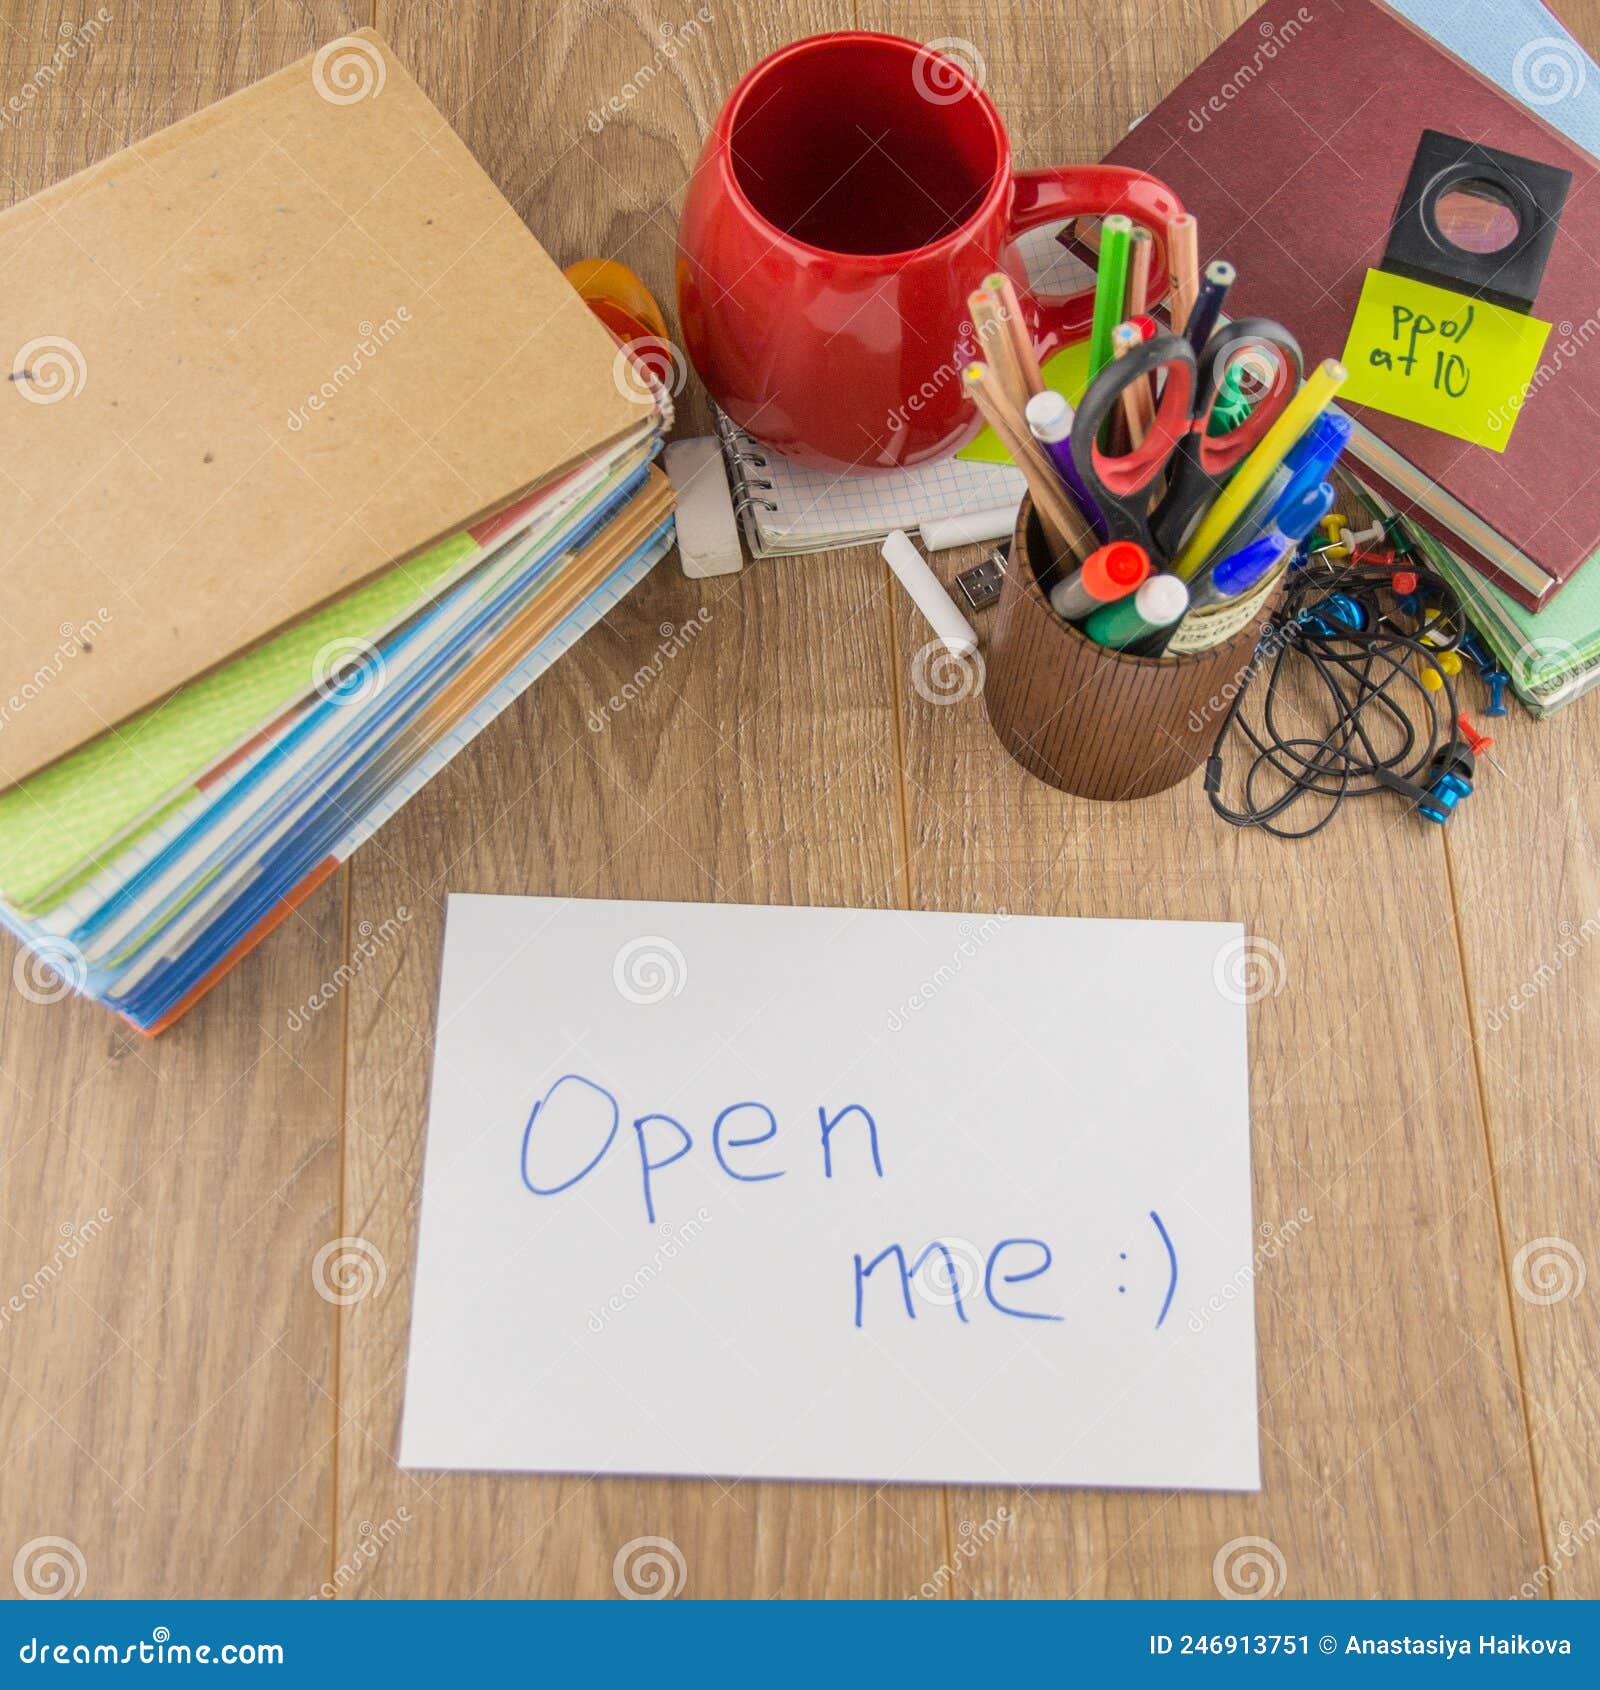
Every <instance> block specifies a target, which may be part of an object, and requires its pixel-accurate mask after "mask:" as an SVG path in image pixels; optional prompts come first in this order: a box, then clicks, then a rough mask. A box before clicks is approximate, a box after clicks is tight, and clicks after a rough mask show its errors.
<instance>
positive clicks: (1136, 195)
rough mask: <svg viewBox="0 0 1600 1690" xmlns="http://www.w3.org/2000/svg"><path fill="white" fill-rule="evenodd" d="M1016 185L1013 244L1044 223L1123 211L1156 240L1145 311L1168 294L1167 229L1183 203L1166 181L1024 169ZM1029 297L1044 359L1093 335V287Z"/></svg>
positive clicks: (1098, 171)
mask: <svg viewBox="0 0 1600 1690" xmlns="http://www.w3.org/2000/svg"><path fill="white" fill-rule="evenodd" d="M1012 181H1013V187H1014V191H1013V193H1012V197H1011V227H1010V230H1009V233H1008V237H1007V238H1008V239H1010V240H1013V241H1014V240H1015V239H1016V238H1017V237H1018V236H1019V235H1022V234H1025V233H1026V232H1027V231H1028V230H1029V229H1036V228H1038V226H1039V225H1040V224H1041V223H1059V222H1061V221H1062V220H1063V219H1064V218H1068V217H1104V216H1105V215H1106V214H1107V213H1108V212H1112V211H1120V212H1122V213H1123V214H1124V215H1125V216H1127V217H1131V218H1132V219H1133V220H1134V222H1135V223H1142V224H1143V225H1144V226H1145V227H1146V228H1147V229H1148V230H1149V231H1150V232H1151V234H1152V235H1154V236H1155V252H1154V253H1153V254H1152V255H1151V260H1150V290H1149V294H1148V297H1147V298H1146V299H1145V300H1144V302H1143V309H1144V310H1145V311H1148V310H1149V309H1150V308H1151V307H1152V306H1153V305H1155V304H1157V303H1158V302H1159V301H1160V300H1161V298H1162V297H1163V296H1164V295H1165V294H1166V292H1167V289H1168V287H1169V285H1170V282H1171V274H1170V264H1169V259H1168V256H1167V253H1168V241H1167V225H1168V224H1169V223H1170V222H1171V221H1172V219H1173V218H1174V217H1176V216H1178V215H1179V214H1180V213H1181V212H1182V210H1183V202H1182V201H1181V200H1180V199H1179V198H1178V196H1177V195H1176V194H1175V193H1173V191H1172V190H1171V188H1169V187H1168V186H1167V185H1166V184H1165V183H1164V182H1158V181H1157V180H1156V178H1155V177H1154V176H1147V175H1145V173H1144V172H1143V171H1142V170H1130V169H1128V168H1127V167H1126V166H1125V165H1120V164H1064V165H1057V166H1055V167H1054V168H1052V169H1047V170H1019V171H1017V172H1016V174H1015V176H1014V177H1013V178H1012ZM1026 297H1027V299H1028V301H1029V302H1030V303H1031V304H1032V306H1033V310H1034V316H1035V326H1034V335H1033V341H1034V346H1035V348H1036V350H1037V351H1038V354H1039V356H1040V357H1041V358H1046V357H1048V356H1049V355H1050V354H1051V353H1052V352H1054V351H1056V350H1057V349H1058V348H1060V347H1062V346H1065V345H1067V344H1068V343H1069V342H1071V341H1074V340H1082V339H1083V337H1084V336H1085V335H1086V334H1088V332H1089V324H1090V321H1091V320H1092V318H1093V316H1094V289H1093V288H1092V287H1087V288H1083V289H1081V290H1080V291H1079V292H1077V293H1073V294H1066V295H1064V296H1061V297H1053V296H1047V295H1040V294H1036V293H1034V292H1033V291H1032V289H1029V290H1028V292H1027V295H1026Z"/></svg>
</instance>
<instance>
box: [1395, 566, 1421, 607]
mask: <svg viewBox="0 0 1600 1690" xmlns="http://www.w3.org/2000/svg"><path fill="white" fill-rule="evenodd" d="M1391 584H1392V586H1393V587H1394V590H1395V593H1396V595H1397V596H1398V598H1399V601H1400V607H1401V609H1402V610H1404V611H1405V613H1406V614H1407V615H1408V616H1414V615H1415V614H1416V612H1415V611H1414V610H1413V609H1412V608H1411V605H1413V604H1415V603H1416V598H1417V578H1416V576H1415V575H1413V574H1412V573H1411V571H1410V570H1409V569H1400V570H1396V571H1395V577H1394V581H1393V582H1392V583H1391ZM1408 600H1409V601H1410V603H1407V601H1408Z"/></svg>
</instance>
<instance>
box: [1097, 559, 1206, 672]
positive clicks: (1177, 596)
mask: <svg viewBox="0 0 1600 1690" xmlns="http://www.w3.org/2000/svg"><path fill="white" fill-rule="evenodd" d="M1188 608H1189V589H1188V588H1187V587H1186V586H1185V585H1184V584H1183V582H1181V581H1180V580H1179V579H1178V577H1177V576H1176V575H1152V576H1151V577H1150V579H1149V580H1148V581H1146V582H1145V584H1144V585H1143V586H1142V587H1140V589H1139V590H1138V592H1136V593H1135V594H1133V596H1132V597H1131V598H1122V599H1118V600H1117V601H1116V602H1115V603H1114V604H1104V605H1101V607H1100V608H1099V609H1098V610H1097V611H1096V612H1095V613H1094V615H1093V616H1091V617H1090V618H1089V620H1088V621H1087V622H1085V623H1084V624H1083V631H1084V633H1086V634H1087V635H1088V636H1089V638H1090V639H1091V640H1093V641H1094V643H1095V644H1096V645H1103V646H1109V647H1110V648H1111V649H1112V650H1113V651H1126V650H1127V649H1128V647H1129V646H1134V645H1138V644H1139V643H1140V642H1141V641H1143V640H1147V639H1150V638H1151V636H1152V635H1155V634H1159V633H1161V632H1162V631H1163V630H1164V629H1167V628H1170V627H1171V626H1172V625H1173V623H1175V622H1176V621H1178V619H1179V618H1180V617H1181V616H1182V615H1183V614H1184V612H1185V611H1187V610H1188ZM1165 643H1166V642H1165V641H1164V640H1163V641H1162V644H1165ZM1151 655H1154V654H1153V653H1152V654H1151Z"/></svg>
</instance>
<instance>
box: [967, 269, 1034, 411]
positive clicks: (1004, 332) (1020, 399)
mask: <svg viewBox="0 0 1600 1690" xmlns="http://www.w3.org/2000/svg"><path fill="white" fill-rule="evenodd" d="M967 312H968V314H969V315H970V316H971V318H972V332H973V338H974V339H975V340H976V341H977V343H978V351H979V354H980V356H981V358H982V361H983V363H984V365H985V366H986V367H987V368H988V369H989V370H990V371H992V372H993V375H992V379H993V380H994V381H996V382H998V383H999V384H1000V391H1001V393H1002V394H1004V395H1005V397H1006V398H1007V399H1009V400H1010V401H1011V403H1012V405H1013V406H1020V405H1026V404H1027V402H1028V395H1027V391H1026V388H1025V384H1024V380H1023V374H1022V371H1021V370H1019V369H1018V368H1017V365H1016V357H1015V354H1014V353H1013V351H1012V346H1011V333H1010V331H1009V330H1008V329H1007V328H1006V325H1005V323H1004V322H1003V321H1002V319H1001V315H1000V313H1001V303H1000V296H999V295H998V294H997V293H995V292H994V290H993V289H992V288H989V287H978V288H974V289H973V290H972V292H971V293H969V294H968V295H967Z"/></svg>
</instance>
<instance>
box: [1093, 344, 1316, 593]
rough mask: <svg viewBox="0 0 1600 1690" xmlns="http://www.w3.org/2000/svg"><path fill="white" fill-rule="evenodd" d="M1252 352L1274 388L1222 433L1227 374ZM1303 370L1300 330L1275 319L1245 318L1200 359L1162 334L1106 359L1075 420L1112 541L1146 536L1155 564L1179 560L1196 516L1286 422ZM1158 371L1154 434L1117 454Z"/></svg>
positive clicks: (1141, 540)
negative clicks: (1117, 440)
mask: <svg viewBox="0 0 1600 1690" xmlns="http://www.w3.org/2000/svg"><path fill="white" fill-rule="evenodd" d="M1247 353H1255V354H1257V359H1256V369H1255V374H1256V376H1257V380H1258V383H1259V384H1261V385H1263V386H1264V391H1263V392H1262V393H1261V394H1260V395H1259V396H1258V397H1256V398H1255V399H1254V401H1253V403H1252V405H1251V409H1250V415H1249V416H1248V417H1247V418H1246V419H1245V421H1244V422H1243V423H1241V424H1240V425H1239V426H1238V427H1237V428H1234V429H1232V430H1230V431H1229V432H1228V433H1226V434H1212V433H1211V418H1212V412H1213V410H1214V409H1215V407H1216V403H1217V399H1218V396H1219V394H1220V392H1221V390H1222V384H1223V379H1224V377H1225V376H1226V375H1227V373H1228V370H1229V368H1230V366H1231V365H1232V364H1233V362H1234V361H1235V359H1236V358H1239V357H1241V356H1244V355H1246V354H1247ZM1300 372H1301V357H1300V347H1299V344H1298V343H1297V342H1296V340H1295V338H1294V336H1293V335H1291V334H1290V333H1289V331H1288V330H1287V329H1286V328H1284V327H1283V325H1282V324H1281V323H1274V322H1272V321H1270V320H1269V319H1268V318H1265V317H1242V318H1240V319H1239V321H1238V322H1235V323H1229V324H1228V325H1227V326H1226V327H1224V328H1221V329H1218V330H1217V332H1216V333H1215V334H1214V335H1212V336H1211V338H1210V339H1209V340H1208V341H1207V342H1206V343H1205V346H1204V348H1203V350H1202V351H1201V353H1200V356H1199V357H1198V358H1196V356H1195V354H1194V351H1193V349H1192V348H1191V347H1190V345H1189V343H1188V342H1187V341H1185V340H1182V339H1180V338H1179V337H1178V336H1177V335H1173V334H1158V335H1156V336H1155V337H1154V338H1153V339H1151V340H1147V341H1145V342H1144V344H1143V345H1142V346H1137V347H1135V348H1134V349H1133V351H1131V352H1128V353H1126V354H1124V355H1123V356H1122V357H1120V358H1118V359H1117V360H1116V362H1115V363H1112V364H1108V365H1106V367H1105V368H1104V369H1103V370H1101V372H1100V374H1099V375H1097V376H1096V377H1095V378H1094V380H1093V381H1092V382H1091V383H1090V384H1089V390H1088V392H1087V393H1085V394H1084V396H1083V402H1082V403H1081V404H1080V405H1079V406H1078V411H1077V415H1076V416H1075V417H1074V419H1073V424H1072V456H1073V461H1074V462H1075V463H1076V465H1077V467H1078V472H1079V474H1080V475H1081V476H1082V477H1083V481H1084V485H1085V486H1086V487H1087V488H1088V490H1089V493H1090V494H1091V496H1092V497H1093V498H1094V501H1095V503H1096V504H1098V505H1099V507H1100V509H1101V511H1102V512H1103V514H1104V516H1105V519H1106V525H1107V527H1108V528H1109V529H1110V531H1111V533H1110V537H1111V538H1112V539H1113V540H1133V541H1135V542H1137V544H1139V545H1141V546H1143V547H1144V548H1145V550H1146V551H1147V552H1148V553H1149V554H1150V557H1151V559H1152V561H1159V562H1162V563H1165V562H1167V561H1168V560H1170V559H1171V558H1172V557H1173V556H1174V555H1175V554H1176V553H1177V551H1178V548H1179V546H1180V545H1181V544H1182V542H1183V538H1184V535H1185V534H1186V533H1187V531H1188V529H1189V527H1190V525H1191V524H1192V523H1193V522H1194V519H1195V518H1196V517H1197V516H1198V515H1199V514H1200V512H1201V511H1202V510H1203V509H1204V508H1205V507H1206V506H1207V505H1209V504H1210V503H1211V501H1212V500H1213V499H1214V498H1215V497H1216V496H1217V494H1218V493H1219V492H1220V491H1221V490H1222V488H1223V486H1224V485H1225V484H1226V482H1227V480H1228V478H1229V477H1230V476H1231V475H1232V474H1233V472H1234V471H1235V470H1236V469H1237V468H1238V467H1239V465H1240V464H1241V463H1243V462H1244V460H1245V459H1246V458H1247V457H1249V455H1250V454H1251V452H1252V451H1254V450H1255V448H1256V445H1257V444H1258V442H1259V441H1260V440H1261V437H1262V436H1263V435H1264V434H1265V433H1266V432H1267V430H1268V429H1269V428H1271V426H1272V425H1273V423H1274V422H1276V421H1277V418H1278V415H1279V413H1280V412H1281V411H1282V410H1283V408H1284V406H1285V405H1287V404H1288V403H1289V400H1290V399H1291V398H1292V397H1293V395H1294V391H1295V389H1296V388H1297V387H1298V386H1299V385H1300ZM1151 376H1157V377H1159V379H1160V386H1161V397H1160V399H1159V401H1158V403H1157V405H1156V414H1155V420H1154V422H1153V423H1152V424H1151V426H1150V429H1149V431H1148V432H1147V433H1146V435H1145V437H1144V439H1143V440H1142V441H1141V442H1140V443H1139V444H1138V445H1137V446H1135V447H1134V448H1133V449H1132V450H1131V451H1129V452H1123V453H1120V454H1117V453H1107V452H1106V451H1104V450H1103V449H1102V447H1101V441H1102V439H1104V438H1105V437H1106V435H1107V432H1108V429H1107V425H1108V423H1109V421H1110V419H1111V418H1112V417H1113V416H1114V415H1115V414H1116V413H1117V412H1118V411H1119V410H1120V408H1121V401H1122V395H1123V393H1124V391H1125V390H1126V389H1127V388H1129V387H1131V386H1132V385H1133V383H1134V382H1136V381H1144V380H1146V379H1147V378H1149V377H1151ZM1163 474H1164V475H1165V477H1166V481H1165V485H1164V487H1161V488H1160V494H1161V496H1160V501H1159V503H1157V504H1156V505H1155V508H1154V510H1152V509H1151V503H1152V500H1153V499H1154V498H1155V495H1156V493H1157V490H1158V484H1160V482H1161V477H1162V476H1163Z"/></svg>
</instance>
